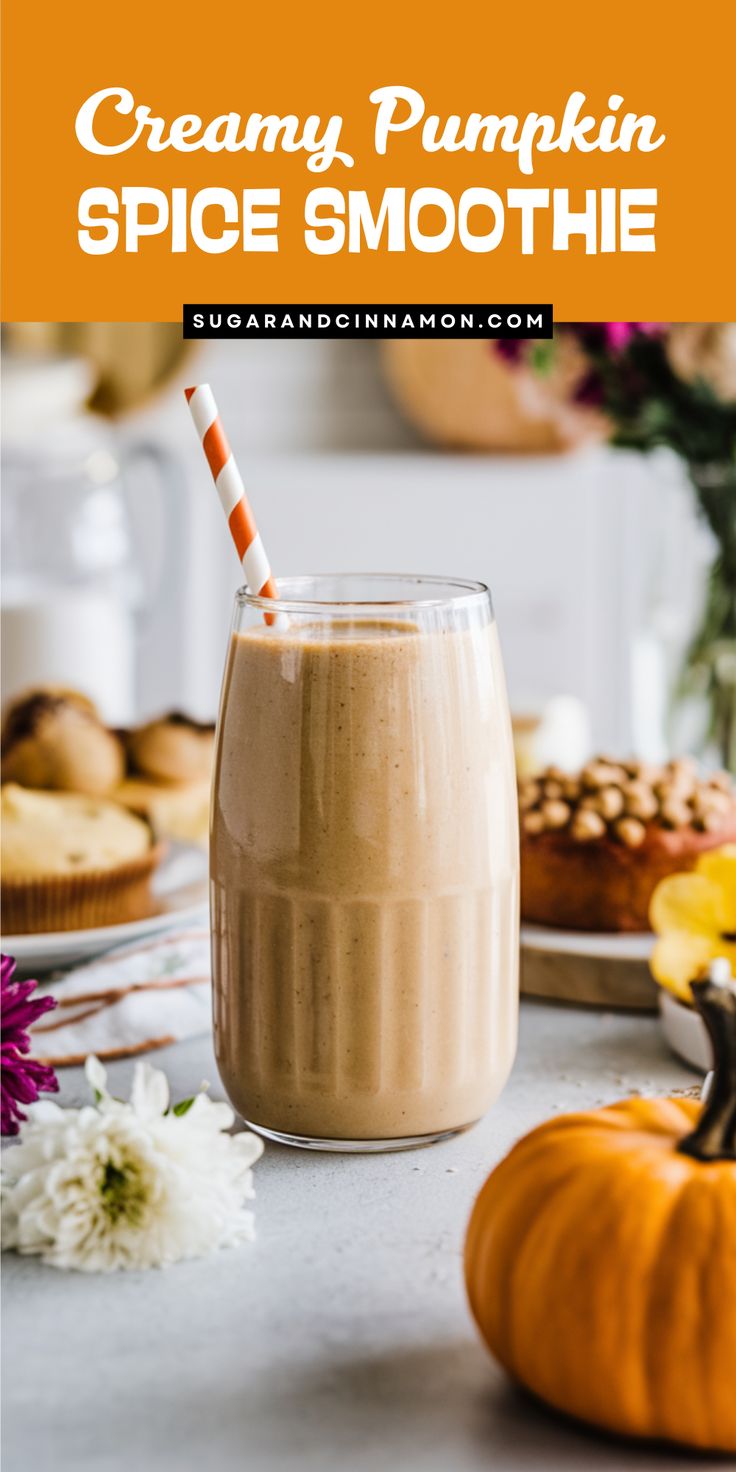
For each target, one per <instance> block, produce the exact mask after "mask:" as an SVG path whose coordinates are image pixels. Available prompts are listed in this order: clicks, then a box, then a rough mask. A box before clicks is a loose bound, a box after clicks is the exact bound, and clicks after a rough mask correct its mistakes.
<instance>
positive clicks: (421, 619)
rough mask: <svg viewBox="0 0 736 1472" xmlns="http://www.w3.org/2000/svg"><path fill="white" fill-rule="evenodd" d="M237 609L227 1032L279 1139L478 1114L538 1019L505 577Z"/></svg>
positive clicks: (215, 888)
mask: <svg viewBox="0 0 736 1472" xmlns="http://www.w3.org/2000/svg"><path fill="white" fill-rule="evenodd" d="M280 595H281V596H280V597H279V599H278V600H277V601H274V600H271V599H264V598H259V597H257V596H254V595H251V594H250V593H248V592H246V591H245V590H241V591H240V592H239V593H238V594H237V596H236V600H235V614H234V618H233V626H232V637H231V641H230V648H229V653H228V657H227V663H226V667H225V675H224V680H223V687H222V697H221V705H220V715H219V722H218V735H217V752H216V764H215V777H214V793H213V804H212V827H211V850H210V852H211V858H210V875H211V881H210V882H211V916H212V947H213V982H214V1035H215V1050H216V1055H217V1062H218V1067H219V1070H220V1075H221V1077H222V1081H223V1083H224V1086H225V1089H226V1091H227V1093H228V1096H229V1098H230V1099H231V1101H232V1103H233V1105H234V1107H235V1108H236V1109H237V1111H238V1112H239V1114H241V1115H242V1116H243V1118H244V1119H245V1120H246V1121H247V1123H248V1125H249V1126H250V1127H251V1128H252V1129H254V1130H256V1131H258V1132H259V1133H260V1134H262V1135H265V1136H267V1137H268V1138H271V1139H275V1140H278V1141H280V1142H282V1143H286V1144H292V1145H302V1146H308V1147H309V1146H311V1147H314V1148H318V1149H334V1150H371V1149H383V1150H386V1149H397V1148H401V1147H405V1146H410V1145H416V1144H420V1143H429V1142H430V1141H432V1140H438V1139H442V1138H444V1137H445V1136H447V1135H448V1134H452V1133H453V1132H454V1131H456V1130H460V1129H464V1128H466V1127H467V1126H468V1125H470V1124H473V1123H474V1122H475V1121H476V1120H477V1119H479V1118H480V1116H481V1115H482V1114H483V1113H484V1112H485V1111H486V1110H487V1109H488V1107H489V1105H490V1104H491V1103H492V1102H493V1100H494V1099H495V1098H496V1096H497V1095H498V1093H499V1092H500V1090H501V1088H502V1087H503V1085H504V1083H505V1081H506V1078H507V1076H508V1073H509V1070H510V1068H511V1064H512V1061H513V1057H514V1051H515V1046H516V1026H517V1011H518V948H519V947H518V923H519V922H518V910H519V887H518V826H517V803H516V784H515V777H514V762H513V750H512V740H511V725H510V719H509V711H508V702H507V697H506V688H505V682H504V674H503V666H502V662H501V654H500V649H499V643H498V637H497V633H496V626H495V621H494V616H493V610H492V605H491V599H490V595H489V592H488V589H487V588H486V587H485V586H484V585H483V584H482V583H472V582H465V581H459V580H451V579H441V578H434V577H413V576H406V577H402V576H387V575H340V576H318V577H296V578H286V579H283V580H282V581H281V582H280Z"/></svg>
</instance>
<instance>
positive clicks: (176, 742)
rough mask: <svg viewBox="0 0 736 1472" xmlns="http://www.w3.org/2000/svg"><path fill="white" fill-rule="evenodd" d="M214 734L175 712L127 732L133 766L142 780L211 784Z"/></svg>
mask: <svg viewBox="0 0 736 1472" xmlns="http://www.w3.org/2000/svg"><path fill="white" fill-rule="evenodd" d="M214 732H215V728H214V726H213V725H208V724H203V723H202V722H199V721H193V720H191V719H190V717H189V716H185V715H182V714H181V713H180V712H179V711H172V712H171V714H170V715H167V716H162V717H161V718H160V719H159V720H156V721H150V722H149V724H148V725H146V726H140V727H139V728H138V729H137V730H135V731H129V732H128V734H127V737H126V746H127V750H128V760H129V763H130V766H131V767H132V769H133V771H134V772H135V773H137V774H138V775H139V776H142V777H146V778H149V779H150V780H152V781H154V782H197V781H202V780H209V775H210V769H211V766H212V750H213V745H214Z"/></svg>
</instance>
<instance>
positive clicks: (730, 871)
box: [696, 843, 736, 933]
mask: <svg viewBox="0 0 736 1472" xmlns="http://www.w3.org/2000/svg"><path fill="white" fill-rule="evenodd" d="M696 867H697V872H698V874H700V875H702V876H703V878H704V879H707V880H708V881H709V883H710V884H715V885H716V887H717V889H718V890H719V891H720V895H719V904H718V929H719V930H721V931H723V930H725V931H731V932H735V933H736V843H728V844H726V845H725V846H724V847H723V848H714V849H711V851H710V853H707V854H701V856H700V858H699V859H698V863H697V866H696Z"/></svg>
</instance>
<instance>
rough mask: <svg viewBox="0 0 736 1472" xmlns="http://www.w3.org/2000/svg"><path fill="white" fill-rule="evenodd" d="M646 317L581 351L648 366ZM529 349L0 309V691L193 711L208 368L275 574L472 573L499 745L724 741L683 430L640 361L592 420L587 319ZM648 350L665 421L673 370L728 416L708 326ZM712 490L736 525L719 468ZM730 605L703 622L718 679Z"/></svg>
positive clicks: (206, 613) (224, 563)
mask: <svg viewBox="0 0 736 1472" xmlns="http://www.w3.org/2000/svg"><path fill="white" fill-rule="evenodd" d="M599 326H601V328H603V327H604V326H605V327H606V328H611V327H617V328H631V329H632V332H633V331H634V329H637V330H638V329H645V328H649V327H650V326H651V325H650V324H599ZM696 328H697V330H698V331H702V330H703V329H702V326H701V325H700V324H697V325H696ZM716 330H717V331H718V332H720V333H722V334H723V333H724V332H726V328H723V326H722V325H721V324H719V325H718V327H717V329H710V328H708V331H716ZM728 331H729V332H732V329H730V328H729V329H728ZM657 333H658V334H659V335H658V336H657V341H656V345H655V343H654V341H653V338H652V336H651V335H647V334H646V333H645V332H644V331H641V332H639V333H638V336H636V340H635V341H633V340H632V338H631V336H628V337H626V341H625V342H624V341H623V339H622V340H621V341H620V342H619V343H618V346H617V345H616V344H615V343H614V341H613V339H612V338H611V339H609V337H608V336H606V337H605V339H604V338H600V339H599V340H597V342H596V344H594V347H595V352H596V353H598V355H599V360H600V361H601V362H603V364H604V366H605V364H606V363H608V364H609V365H610V364H611V363H612V362H613V360H614V358H615V357H616V354H617V353H618V355H619V360H620V359H621V355H622V354H624V353H625V354H628V355H629V356H630V355H631V352H632V342H633V350H634V356H635V352H636V351H638V350H639V349H638V348H637V347H636V343H639V344H640V347H641V352H642V353H643V354H646V353H649V354H650V358H651V355H652V354H653V353H654V352H655V351H656V352H657V354H659V359H661V361H662V363H664V362H665V347H664V346H663V341H662V337H661V333H659V329H657ZM730 341H731V346H730V347H728V342H727V339H726V338H725V337H724V338H723V343H722V344H721V348H720V349H719V352H720V358H719V360H718V361H719V363H720V364H721V366H722V362H723V357H724V352H725V355H726V361H727V366H728V361H729V360H728V354H729V353H731V355H732V357H733V346H732V336H731V339H730ZM709 342H710V347H709V349H708V351H709V352H710V354H711V358H712V356H713V351H714V350H713V343H712V340H711V339H709ZM724 343H725V344H726V346H725V347H724V346H723V344H724ZM541 346H542V347H544V346H545V345H541ZM539 347H540V345H535V351H536V353H537V357H536V358H532V357H527V358H524V359H523V360H521V361H518V360H517V361H512V359H514V358H517V359H518V354H509V355H504V353H503V352H502V351H499V350H498V348H497V347H496V346H494V345H493V344H491V343H489V342H477V341H474V342H467V343H465V342H448V343H442V342H436V343H435V342H422V341H416V342H394V343H391V344H377V343H374V342H363V341H357V340H345V341H339V342H330V341H294V342H286V341H273V342H232V343H224V342H223V343H212V344H210V345H207V346H200V345H196V346H194V345H190V344H185V343H183V342H182V340H181V329H180V327H179V326H178V325H173V324H172V325H160V324H159V325H157V324H103V323H95V324H83V325H75V324H14V325H13V326H12V327H8V328H6V329H5V332H4V340H3V385H4V388H3V399H4V427H3V583H2V644H3V649H2V654H3V663H2V677H3V686H2V695H3V703H5V702H6V701H7V700H8V698H9V697H10V696H12V695H14V694H16V693H17V692H18V691H19V690H20V689H23V688H27V687H29V686H32V685H35V684H38V683H40V682H48V681H52V682H53V683H56V684H61V685H70V686H73V687H75V688H79V689H82V690H84V691H85V692H86V693H88V694H90V695H91V696H92V697H93V698H94V699H95V700H96V701H97V703H98V704H99V706H100V709H101V712H102V714H103V716H104V717H105V718H106V719H107V720H108V721H109V722H110V723H112V724H115V725H124V724H129V723H130V722H132V721H133V720H136V719H142V718H144V717H147V716H150V715H155V714H157V713H160V712H162V711H164V710H168V709H171V708H175V709H181V710H184V711H186V712H188V713H189V714H191V715H193V716H195V717H196V718H199V719H202V720H206V719H209V718H212V717H214V714H215V712H216V708H217V700H218V692H219V684H220V677H221V672H222V665H223V659H224V653H225V645H226V640H227V634H228V628H229V622H230V615H231V604H232V595H233V591H234V589H235V587H236V585H237V583H238V565H237V561H236V558H235V555H234V552H233V548H232V544H231V542H230V538H229V536H228V534H227V529H226V527H225V524H224V521H223V517H222V512H221V510H220V506H219V503H218V500H217V497H216V494H215V492H214V489H213V486H212V484H211V481H210V478H209V473H208V470H207V466H206V463H205V461H204V457H203V454H202V450H201V446H200V444H199V443H198V440H197V436H196V434H195V432H194V429H193V426H192V424H191V422H190V418H189V414H188V412H187V408H186V403H185V400H184V396H183V393H182V389H183V387H184V386H185V384H189V383H195V382H201V381H204V380H206V381H208V382H210V384H211V385H212V387H213V389H214V392H215V395H216V398H217V401H218V405H219V408H220V412H221V415H222V418H223V421H224V424H225V427H226V432H227V434H228V436H229V438H230V441H231V445H232V448H233V450H234V452H235V454H236V457H237V459H238V461H239V463H240V467H241V470H242V472H243V475H244V478H245V480H246V485H247V487H248V490H249V493H250V495H251V499H252V501H253V503H254V506H255V508H256V512H257V515H258V519H259V522H260V526H261V531H262V535H263V539H264V541H265V543H266V545H267V547H268V548H269V553H270V557H271V561H272V564H273V567H274V571H275V573H276V575H277V576H278V574H279V573H282V574H287V573H297V572H320V571H330V570H333V571H334V570H341V571H365V570H369V569H382V570H389V571H416V572H430V573H444V574H448V575H462V576H469V577H473V578H480V579H482V580H484V581H486V582H488V583H489V585H490V587H491V589H492V592H493V598H494V603H495V608H496V613H497V617H498V621H499V628H500V633H501V639H502V644H503V649H504V654H505V660H506V668H507V675H508V683H509V689H510V696H511V703H512V708H513V711H514V715H515V718H516V722H517V735H518V738H519V743H520V750H523V747H524V743H525V742H532V743H533V742H539V741H541V740H542V739H543V741H544V752H543V755H544V756H545V757H546V758H547V759H549V760H557V759H560V758H561V757H566V758H567V760H566V761H565V763H564V764H566V765H567V764H569V765H571V766H572V765H574V764H575V763H576V762H577V761H578V760H582V759H583V758H584V756H585V755H586V754H587V750H588V749H589V748H590V747H591V746H592V747H596V748H600V749H603V750H611V751H615V752H619V753H623V752H629V751H635V752H636V753H637V754H638V755H640V756H642V757H647V758H652V759H654V760H658V759H660V758H662V757H663V756H665V755H666V754H668V753H670V752H672V751H673V750H678V749H679V750H681V749H684V747H685V746H689V747H690V748H691V749H699V750H700V751H704V752H705V753H706V754H707V755H709V756H710V757H711V758H712V759H713V760H714V761H719V762H724V761H728V759H729V751H730V748H729V745H728V741H727V740H725V739H724V735H723V730H722V729H721V728H718V727H717V722H715V721H714V708H713V690H712V684H713V679H714V674H713V671H714V669H715V665H714V664H713V661H712V659H711V649H710V646H709V649H708V661H709V662H708V663H707V668H706V670H705V674H703V673H702V671H701V677H700V681H699V682H698V679H695V680H694V681H693V680H690V681H688V682H683V679H682V672H683V667H684V666H685V665H687V662H688V659H689V658H690V656H692V653H693V646H694V641H695V640H696V636H697V637H699V633H698V631H699V630H701V629H702V625H703V618H704V610H705V611H707V605H708V602H709V598H710V597H711V594H710V593H709V589H711V592H712V582H713V577H714V568H716V566H717V564H718V562H719V560H720V562H721V563H722V562H723V560H724V555H725V552H727V550H728V548H727V547H726V543H725V541H724V542H723V543H722V544H721V543H720V542H719V531H718V523H717V522H716V521H714V519H713V517H712V516H709V515H708V514H707V510H708V508H707V506H706V505H705V502H704V500H703V498H702V497H699V494H698V491H697V487H696V485H695V482H694V479H693V475H694V472H693V464H692V459H693V455H692V451H691V448H690V443H688V444H686V445H683V444H679V443H677V437H676V433H675V432H674V430H673V429H672V427H671V426H670V428H667V427H666V426H665V427H664V428H663V421H662V415H661V414H660V419H659V421H657V419H656V414H655V415H654V428H653V429H651V423H650V421H652V414H653V412H654V411H653V405H654V407H655V408H656V405H657V404H658V403H659V399H658V397H657V396H658V394H659V395H660V397H661V392H663V391H664V390H663V389H662V385H660V384H658V382H657V381H656V376H655V378H654V379H653V378H652V374H651V372H650V373H649V376H648V377H647V376H646V375H645V376H644V378H641V375H640V381H639V382H638V383H635V385H634V387H635V391H636V395H638V397H637V412H638V413H639V418H640V420H641V419H642V415H643V413H644V411H646V413H647V414H648V415H649V419H648V420H647V424H650V429H649V430H648V431H647V433H646V434H645V433H643V432H642V433H640V434H638V436H637V435H635V434H634V433H631V432H623V431H622V429H621V425H622V424H623V423H624V417H625V416H624V413H623V410H622V411H621V414H620V416H619V423H618V424H617V425H616V426H615V432H616V435H617V438H618V439H619V440H623V441H625V442H626V441H627V442H628V445H627V443H624V444H623V445H620V444H619V445H613V444H612V443H610V440H611V436H612V433H614V427H612V419H611V414H610V406H609V399H606V400H605V402H604V401H603V394H602V392H601V391H599V390H598V389H597V388H596V386H595V384H591V382H590V381H589V380H590V373H591V365H590V354H589V353H588V348H587V346H586V344H585V343H582V345H581V342H578V341H575V340H574V337H573V335H572V334H571V335H570V337H569V338H567V337H565V335H564V333H563V334H562V336H561V337H560V339H559V342H558V343H557V345H556V348H555V352H554V358H553V359H552V358H550V359H549V360H548V361H546V362H545V361H542V360H540V359H539V356H538V354H539ZM550 351H551V350H550ZM583 351H584V352H585V354H587V356H586V357H585V361H584V360H583V356H582V354H583ZM591 351H592V349H591ZM530 352H531V345H530ZM666 352H667V354H668V355H669V357H668V360H667V364H666V375H667V384H668V389H669V398H670V401H671V403H670V410H671V413H670V418H671V419H672V420H673V423H675V424H676V423H678V422H679V423H681V422H682V412H681V406H678V402H677V393H679V391H680V389H679V385H682V388H683V392H684V391H685V389H687V392H688V394H689V395H690V399H689V400H688V402H690V400H691V399H692V396H693V392H695V394H696V396H697V393H699V392H701V387H702V389H703V392H706V391H707V392H706V400H705V401H704V402H706V407H708V404H709V403H710V400H711V399H713V401H714V403H715V400H716V398H717V401H718V412H719V414H720V415H721V419H722V418H723V414H724V413H725V412H726V411H725V410H724V409H723V402H724V401H727V402H728V403H729V404H730V402H731V401H730V399H729V398H728V395H729V393H730V392H731V389H730V388H728V386H727V387H726V388H725V389H724V387H723V383H721V385H720V387H719V388H717V389H716V388H714V387H713V384H712V383H711V384H710V385H708V384H707V383H706V376H705V373H704V370H703V363H704V362H710V359H707V354H706V353H705V347H704V346H703V344H702V343H701V358H700V360H699V361H698V365H697V367H696V369H692V363H690V364H688V361H687V360H686V358H683V359H682V363H681V365H680V368H679V369H676V365H675V357H674V356H673V354H674V349H672V348H671V344H669V343H668V345H667V347H666ZM704 355H705V356H704ZM593 357H595V353H593ZM659 359H658V361H659ZM652 361H653V359H652ZM627 362H628V358H627ZM683 364H684V366H683ZM732 367H733V363H732ZM650 368H651V362H650ZM701 370H703V371H701ZM658 371H659V370H658ZM675 371H677V372H678V373H679V378H678V380H677V383H678V387H677V393H674V395H673V392H672V385H671V383H669V379H670V378H671V377H672V374H673V373H674V372H675ZM688 372H689V377H688ZM711 377H712V374H711ZM619 387H620V385H619ZM708 396H710V397H709V398H708ZM733 396H734V397H736V389H734V394H733ZM609 398H610V395H609ZM630 408H631V406H630V405H629V411H628V412H629V421H630V420H631V412H630ZM728 412H729V413H730V414H731V415H732V411H731V409H729V410H728ZM644 417H645V416H644ZM701 418H702V416H701ZM706 418H707V415H706ZM627 422H628V421H627ZM699 422H700V421H699ZM720 422H721V420H719V424H720ZM729 423H731V424H732V418H731V420H729ZM658 426H659V427H658ZM702 428H703V425H702V423H701V430H702ZM716 440H717V436H716V437H715V438H714V436H713V435H711V437H710V439H708V437H707V435H706V434H705V431H703V433H701V437H700V440H699V441H698V442H697V443H698V451H697V460H698V466H699V468H700V470H702V468H703V466H704V465H705V466H706V467H707V466H709V467H710V469H711V474H713V473H714V472H713V467H714V465H715V466H716V467H717V470H718V475H719V476H720V478H721V480H722V475H721V470H722V462H723V461H724V458H725V459H726V460H727V459H728V443H729V442H728V440H727V439H726V440H723V439H721V440H717V443H716ZM724 444H725V446H726V449H725V451H724V448H723V446H724ZM643 450H646V451H647V453H643ZM718 494H719V496H725V503H724V504H725V505H726V506H727V507H728V506H730V508H731V511H732V512H734V513H735V514H734V523H735V524H736V511H735V501H736V491H735V490H734V484H733V481H728V480H727V482H726V485H725V490H724V489H723V487H722V485H721V482H720V480H719V491H718ZM719 505H720V502H719ZM729 526H730V522H729ZM726 595H727V598H728V587H726ZM711 601H712V600H711ZM733 608H734V610H736V594H734V600H733ZM734 617H736V613H735V614H734ZM729 627H730V626H729V624H728V618H727V617H726V621H725V624H724V625H723V627H721V628H712V629H711V633H712V636H713V639H712V640H711V643H712V642H713V641H715V643H716V644H717V646H718V649H717V653H718V657H719V658H720V660H721V666H722V668H721V676H720V678H721V684H723V679H724V678H725V680H726V683H728V680H729V679H730V681H731V686H730V689H731V698H733V692H734V691H736V654H735V653H734V651H735V650H736V644H734V643H733V642H731V643H730V648H729V638H730V635H729ZM733 633H734V636H736V628H734V630H733ZM729 657H730V659H731V665H730V667H729V666H728V658H729ZM724 660H725V664H724ZM691 662H692V660H691ZM701 663H702V661H701ZM704 668H705V667H704ZM729 668H730V674H729ZM731 711H732V712H733V706H732V707H731ZM721 713H722V712H721ZM540 733H543V736H542V735H541V734H540ZM731 734H733V733H731ZM538 755H539V753H538V752H535V755H534V759H535V760H536V759H537V756H538Z"/></svg>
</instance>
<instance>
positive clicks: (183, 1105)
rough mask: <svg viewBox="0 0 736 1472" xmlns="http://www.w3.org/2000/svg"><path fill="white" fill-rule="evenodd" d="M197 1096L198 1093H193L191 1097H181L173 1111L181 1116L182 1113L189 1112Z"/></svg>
mask: <svg viewBox="0 0 736 1472" xmlns="http://www.w3.org/2000/svg"><path fill="white" fill-rule="evenodd" d="M196 1097H197V1096H196V1094H193V1095H192V1097H191V1099H180V1100H179V1103H178V1104H175V1105H174V1108H173V1110H172V1113H173V1114H177V1115H179V1117H181V1115H182V1114H188V1113H189V1110H190V1109H191V1107H192V1105H193V1103H194V1100H195V1099H196Z"/></svg>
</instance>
